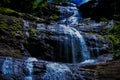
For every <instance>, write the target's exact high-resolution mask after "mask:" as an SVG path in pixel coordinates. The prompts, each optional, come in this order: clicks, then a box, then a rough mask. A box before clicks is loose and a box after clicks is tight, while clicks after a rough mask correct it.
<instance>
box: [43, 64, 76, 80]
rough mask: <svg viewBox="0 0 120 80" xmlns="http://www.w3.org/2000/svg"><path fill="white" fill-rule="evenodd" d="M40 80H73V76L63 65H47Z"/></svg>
mask: <svg viewBox="0 0 120 80" xmlns="http://www.w3.org/2000/svg"><path fill="white" fill-rule="evenodd" d="M46 69H47V70H46V73H45V75H44V76H43V77H42V80H74V76H73V74H72V72H71V70H70V69H69V67H68V66H66V65H65V64H58V63H48V64H47V65H46Z"/></svg>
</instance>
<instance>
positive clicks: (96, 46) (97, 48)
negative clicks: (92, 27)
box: [94, 35, 99, 56]
mask: <svg viewBox="0 0 120 80" xmlns="http://www.w3.org/2000/svg"><path fill="white" fill-rule="evenodd" d="M94 39H95V50H96V53H97V56H98V55H99V47H98V45H99V44H98V40H97V36H96V35H94Z"/></svg>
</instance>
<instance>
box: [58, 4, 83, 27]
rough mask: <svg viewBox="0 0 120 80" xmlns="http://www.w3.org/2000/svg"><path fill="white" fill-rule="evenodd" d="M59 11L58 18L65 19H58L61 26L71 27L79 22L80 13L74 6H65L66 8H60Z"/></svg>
mask: <svg viewBox="0 0 120 80" xmlns="http://www.w3.org/2000/svg"><path fill="white" fill-rule="evenodd" d="M59 10H60V13H61V15H60V16H61V17H65V18H62V19H60V23H61V24H66V25H69V26H73V25H77V24H78V23H79V20H80V19H81V17H80V13H79V11H78V9H77V7H76V6H67V7H63V6H60V7H59ZM65 15H66V16H65ZM70 15H71V16H70Z"/></svg>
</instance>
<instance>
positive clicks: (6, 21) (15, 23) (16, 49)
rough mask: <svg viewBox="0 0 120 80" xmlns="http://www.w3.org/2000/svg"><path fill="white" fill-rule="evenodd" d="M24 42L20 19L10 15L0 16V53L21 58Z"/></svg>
mask: <svg viewBox="0 0 120 80" xmlns="http://www.w3.org/2000/svg"><path fill="white" fill-rule="evenodd" d="M24 42H25V34H24V29H23V23H22V20H21V19H18V18H15V17H10V16H0V55H1V56H10V57H15V56H16V57H20V58H21V57H22V56H23V50H24V46H23V44H24ZM5 45H6V46H7V47H5ZM8 48H9V49H8Z"/></svg>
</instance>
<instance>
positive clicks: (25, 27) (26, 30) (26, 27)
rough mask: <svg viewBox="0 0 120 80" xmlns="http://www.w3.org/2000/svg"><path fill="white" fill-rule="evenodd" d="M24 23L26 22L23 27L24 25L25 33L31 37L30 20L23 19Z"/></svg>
mask: <svg viewBox="0 0 120 80" xmlns="http://www.w3.org/2000/svg"><path fill="white" fill-rule="evenodd" d="M23 23H24V25H23V27H24V30H25V34H26V36H27V37H29V36H30V35H29V32H28V29H29V27H30V26H29V22H28V21H25V20H23Z"/></svg>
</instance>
